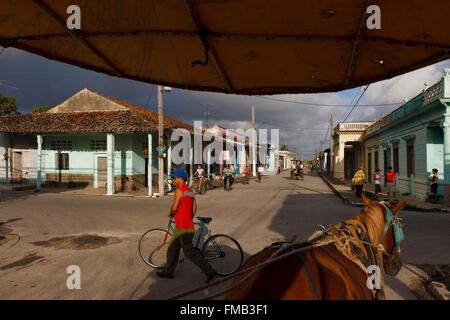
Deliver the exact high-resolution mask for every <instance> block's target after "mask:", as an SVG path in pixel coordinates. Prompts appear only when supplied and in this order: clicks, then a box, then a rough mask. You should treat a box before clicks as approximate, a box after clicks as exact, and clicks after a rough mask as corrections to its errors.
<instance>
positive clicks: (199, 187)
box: [194, 178, 207, 194]
mask: <svg viewBox="0 0 450 320" xmlns="http://www.w3.org/2000/svg"><path fill="white" fill-rule="evenodd" d="M206 187H207V186H206V180H205V178H196V179H195V180H194V190H195V192H197V193H199V194H205V193H206V191H207V188H206Z"/></svg>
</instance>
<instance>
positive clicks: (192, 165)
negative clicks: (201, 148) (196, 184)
mask: <svg viewBox="0 0 450 320" xmlns="http://www.w3.org/2000/svg"><path fill="white" fill-rule="evenodd" d="M189 164H190V165H189V185H190V186H192V185H193V183H192V179H193V176H194V170H193V169H194V168H193V167H194V148H193V147H192V146H191V149H190V153H189Z"/></svg>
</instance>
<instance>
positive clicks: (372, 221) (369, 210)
mask: <svg viewBox="0 0 450 320" xmlns="http://www.w3.org/2000/svg"><path fill="white" fill-rule="evenodd" d="M355 219H357V220H359V221H360V222H361V223H363V224H364V225H365V226H366V229H367V232H368V233H369V238H370V241H371V242H372V245H374V246H377V245H378V244H380V243H381V241H382V239H383V236H384V225H385V223H386V215H385V213H384V210H383V209H382V207H381V206H380V205H379V204H377V203H370V204H368V205H367V206H365V207H364V208H363V209H362V210H361V211H360V212H359V213H358V214H357V215H356V216H355Z"/></svg>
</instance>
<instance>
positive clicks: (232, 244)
mask: <svg viewBox="0 0 450 320" xmlns="http://www.w3.org/2000/svg"><path fill="white" fill-rule="evenodd" d="M202 255H203V257H205V259H206V260H207V261H208V262H209V263H210V264H211V266H212V267H213V268H214V269H215V270H216V271H217V272H218V274H219V275H221V276H227V275H230V274H233V273H235V272H237V271H238V270H239V269H240V268H241V266H242V262H243V261H244V253H243V251H242V248H241V245H240V244H239V242H237V241H236V240H235V239H233V238H232V237H230V236H227V235H225V234H217V235H214V236H212V237H211V238H209V239H208V240H206V242H205V244H204V245H203V249H202Z"/></svg>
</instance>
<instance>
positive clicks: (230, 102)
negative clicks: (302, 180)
mask: <svg viewBox="0 0 450 320" xmlns="http://www.w3.org/2000/svg"><path fill="white" fill-rule="evenodd" d="M445 67H450V60H447V61H444V62H441V63H439V64H436V65H433V66H430V67H427V68H424V69H421V70H418V71H415V72H412V73H409V74H405V75H402V76H399V77H396V78H394V79H391V80H387V81H383V82H378V83H376V84H373V85H371V86H370V88H369V90H368V91H367V92H366V94H365V96H364V98H363V99H362V100H361V102H360V104H361V105H364V104H366V105H367V104H384V103H396V102H401V101H402V100H403V99H404V98H406V99H411V98H413V97H414V96H415V95H417V94H418V93H420V91H421V90H422V89H423V84H424V83H425V82H429V84H430V85H432V84H434V83H435V82H437V81H438V80H439V79H440V78H441V77H442V74H443V70H444V68H445ZM13 87H14V88H13ZM83 88H88V89H90V90H93V91H96V92H98V93H100V94H103V95H107V96H111V97H115V98H118V99H121V100H124V101H127V102H130V103H133V104H137V105H140V106H144V107H148V108H150V109H153V110H155V108H156V88H155V86H153V85H150V84H145V83H141V82H136V81H132V80H126V79H120V78H115V77H111V76H106V75H103V74H100V73H97V72H93V71H88V70H84V69H81V68H78V67H74V66H71V65H67V64H64V63H60V62H55V61H52V60H48V59H45V58H42V57H39V56H36V55H33V54H30V53H26V52H23V51H19V50H16V49H4V50H3V51H2V53H1V54H0V93H1V94H3V95H6V96H14V97H15V98H16V99H17V102H18V105H19V110H20V112H22V113H25V112H30V110H31V109H32V108H33V107H35V106H44V105H51V104H57V103H60V102H62V101H64V100H65V99H67V98H68V97H70V96H72V95H73V94H75V93H76V92H78V91H80V90H82V89H83ZM360 90H361V89H360V88H358V89H353V90H347V91H343V92H338V93H324V94H304V95H278V96H271V97H261V96H257V97H255V96H237V95H225V94H218V93H205V92H195V91H187V90H179V89H174V90H173V91H172V92H171V93H168V94H165V96H164V97H165V102H164V107H165V113H167V114H169V115H171V116H174V117H176V118H179V119H182V120H184V121H187V122H190V123H192V121H193V120H204V119H205V113H206V110H207V108H208V110H209V114H210V115H209V119H210V121H209V124H210V125H211V124H215V123H218V124H220V125H222V126H225V127H228V128H236V129H237V128H241V129H248V128H249V127H250V125H251V107H252V106H255V110H256V120H257V125H259V126H261V127H262V128H278V129H280V143H281V144H288V145H289V146H290V149H291V150H292V151H294V152H296V153H297V154H299V155H300V154H302V153H303V154H304V156H305V157H306V158H308V157H311V156H312V154H313V152H314V150H315V148H317V147H318V146H319V143H320V141H321V140H322V139H324V138H325V133H326V131H327V127H328V124H329V119H330V116H331V115H333V118H334V122H335V123H336V122H338V121H342V120H343V119H344V118H345V117H346V114H347V113H348V111H349V109H350V108H349V105H350V104H351V103H352V101H355V100H356V99H355V97H356V96H357V94H358V93H359V92H361V91H360ZM273 99H281V100H285V101H284V102H283V101H277V100H273ZM286 101H287V102H286ZM289 101H294V102H297V103H291V102H289ZM299 102H307V103H316V104H319V105H318V106H317V105H301V104H298V103H299ZM321 104H328V105H330V104H332V105H334V104H340V105H342V106H339V107H331V106H321ZM396 107H398V104H396V105H390V106H376V107H372V106H360V107H357V108H356V109H355V110H354V112H353V113H352V114H351V116H350V117H349V118H348V120H347V121H349V120H351V121H360V120H374V119H377V118H379V117H380V116H381V115H382V114H383V115H386V114H388V113H389V112H391V111H392V110H393V109H395V108H396Z"/></svg>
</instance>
